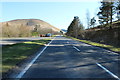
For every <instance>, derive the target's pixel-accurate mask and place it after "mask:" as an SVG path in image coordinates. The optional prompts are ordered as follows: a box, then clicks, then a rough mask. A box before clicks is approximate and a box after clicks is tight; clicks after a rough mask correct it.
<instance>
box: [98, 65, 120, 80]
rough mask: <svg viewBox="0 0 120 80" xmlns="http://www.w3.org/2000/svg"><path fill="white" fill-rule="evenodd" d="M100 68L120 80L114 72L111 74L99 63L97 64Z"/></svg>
mask: <svg viewBox="0 0 120 80" xmlns="http://www.w3.org/2000/svg"><path fill="white" fill-rule="evenodd" d="M96 64H97V65H98V66H99V67H101V68H102V69H104V70H105V71H106V72H107V73H109V74H110V75H111V76H113V77H114V78H116V79H118V80H120V78H119V77H118V76H116V75H115V74H113V73H112V72H110V71H109V70H108V69H107V68H105V67H104V66H102V65H101V64H99V63H96Z"/></svg>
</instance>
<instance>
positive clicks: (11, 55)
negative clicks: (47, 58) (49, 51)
mask: <svg viewBox="0 0 120 80" xmlns="http://www.w3.org/2000/svg"><path fill="white" fill-rule="evenodd" d="M49 41H50V40H48V39H45V40H34V41H30V42H24V43H17V44H14V45H7V46H3V47H2V73H6V72H8V70H10V69H12V68H14V67H16V65H17V64H19V63H20V62H21V61H22V60H24V59H26V58H28V57H29V56H30V55H32V54H34V53H36V52H37V51H38V50H39V49H40V47H42V46H43V45H45V44H47V43H48V42H49Z"/></svg>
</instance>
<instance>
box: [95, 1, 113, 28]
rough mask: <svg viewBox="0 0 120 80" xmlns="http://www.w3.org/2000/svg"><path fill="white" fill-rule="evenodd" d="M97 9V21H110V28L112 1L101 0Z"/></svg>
mask: <svg viewBox="0 0 120 80" xmlns="http://www.w3.org/2000/svg"><path fill="white" fill-rule="evenodd" d="M99 9H100V11H99V12H98V14H97V15H98V18H99V23H100V24H108V23H109V22H110V28H112V20H113V15H114V14H115V6H114V2H112V1H110V2H107V1H106V0H103V1H102V2H101V6H100V8H99Z"/></svg>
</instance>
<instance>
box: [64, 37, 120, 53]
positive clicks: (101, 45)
mask: <svg viewBox="0 0 120 80" xmlns="http://www.w3.org/2000/svg"><path fill="white" fill-rule="evenodd" d="M65 37H67V38H71V39H74V40H77V41H81V42H84V43H87V44H90V45H93V46H98V47H103V48H106V49H109V50H111V51H114V52H118V53H120V48H117V47H114V46H111V45H105V44H101V43H96V42H91V41H88V40H80V39H77V38H73V37H70V36H65Z"/></svg>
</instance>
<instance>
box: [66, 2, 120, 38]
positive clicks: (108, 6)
mask: <svg viewBox="0 0 120 80" xmlns="http://www.w3.org/2000/svg"><path fill="white" fill-rule="evenodd" d="M99 9H100V10H99V12H98V13H97V14H96V15H97V16H98V18H99V20H98V21H99V23H100V24H101V25H104V24H107V25H108V26H109V27H110V29H112V22H113V16H114V15H115V14H117V17H116V18H118V20H120V1H119V0H118V1H117V0H115V1H113V0H112V1H108V0H103V1H101V6H100V7H99ZM86 19H87V26H88V29H89V28H90V26H93V27H94V26H95V23H96V19H95V17H93V18H92V19H90V15H89V11H87V13H86ZM82 30H84V27H83V24H82V23H81V22H80V19H79V17H77V16H76V17H74V19H73V21H72V22H71V24H70V25H69V27H68V31H67V35H68V36H72V37H76V38H77V37H78V35H79V34H81V32H82Z"/></svg>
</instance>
